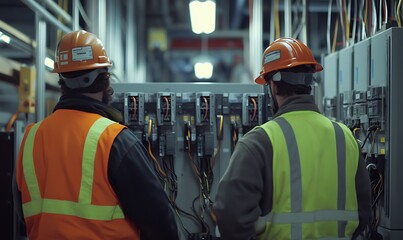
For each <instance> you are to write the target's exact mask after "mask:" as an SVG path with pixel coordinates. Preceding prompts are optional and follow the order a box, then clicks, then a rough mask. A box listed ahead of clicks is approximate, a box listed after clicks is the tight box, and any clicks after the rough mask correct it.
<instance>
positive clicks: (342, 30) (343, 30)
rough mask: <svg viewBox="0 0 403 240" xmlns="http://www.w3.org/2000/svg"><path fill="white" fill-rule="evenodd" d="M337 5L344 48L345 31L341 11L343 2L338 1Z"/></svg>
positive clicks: (341, 0)
mask: <svg viewBox="0 0 403 240" xmlns="http://www.w3.org/2000/svg"><path fill="white" fill-rule="evenodd" d="M338 3H339V14H340V27H341V32H342V37H343V47H345V46H346V30H345V28H344V21H345V18H344V11H343V0H340V2H338Z"/></svg>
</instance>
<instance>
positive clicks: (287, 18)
mask: <svg viewBox="0 0 403 240" xmlns="http://www.w3.org/2000/svg"><path fill="white" fill-rule="evenodd" d="M284 36H285V37H292V27H291V0H285V1H284Z"/></svg>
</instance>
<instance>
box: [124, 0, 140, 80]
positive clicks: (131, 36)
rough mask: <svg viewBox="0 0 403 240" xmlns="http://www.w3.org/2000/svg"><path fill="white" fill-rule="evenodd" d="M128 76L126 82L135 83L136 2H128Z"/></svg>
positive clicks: (130, 0)
mask: <svg viewBox="0 0 403 240" xmlns="http://www.w3.org/2000/svg"><path fill="white" fill-rule="evenodd" d="M126 3H127V8H126V16H127V20H126V54H125V57H126V61H125V63H126V71H125V72H126V76H125V80H124V82H134V81H135V79H134V76H135V73H136V70H137V61H136V59H137V51H136V48H135V46H136V44H137V41H136V37H135V28H136V24H135V19H134V16H135V15H134V8H135V4H136V3H135V2H134V1H132V0H126Z"/></svg>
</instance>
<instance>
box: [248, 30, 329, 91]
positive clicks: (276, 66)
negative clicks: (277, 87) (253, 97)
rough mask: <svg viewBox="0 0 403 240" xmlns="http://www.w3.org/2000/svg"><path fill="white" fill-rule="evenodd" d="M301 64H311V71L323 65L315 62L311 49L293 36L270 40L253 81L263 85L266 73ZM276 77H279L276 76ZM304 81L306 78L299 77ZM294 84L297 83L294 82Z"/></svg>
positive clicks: (319, 69)
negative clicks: (260, 68)
mask: <svg viewBox="0 0 403 240" xmlns="http://www.w3.org/2000/svg"><path fill="white" fill-rule="evenodd" d="M301 65H311V66H312V67H313V72H320V71H322V70H323V67H322V66H321V65H320V64H319V63H318V62H316V60H315V58H314V57H313V55H312V52H311V50H310V49H309V48H308V47H307V46H306V45H305V44H303V43H302V42H300V41H298V40H297V39H293V38H279V39H277V40H275V41H274V42H272V43H271V44H270V45H269V46H268V47H267V48H266V50H265V51H264V53H263V59H262V70H261V71H260V75H259V76H258V77H257V78H256V79H255V82H256V83H257V84H262V85H264V84H266V80H265V79H264V77H265V76H266V75H267V74H269V73H275V72H278V71H280V70H282V69H287V68H293V67H297V66H301ZM277 79H279V77H278V76H277ZM280 79H281V75H280ZM290 81H292V80H289V81H286V82H288V83H290ZM298 81H299V80H298ZM305 81H306V79H304V78H301V82H305ZM290 84H292V83H290ZM294 84H299V83H298V82H296V83H294Z"/></svg>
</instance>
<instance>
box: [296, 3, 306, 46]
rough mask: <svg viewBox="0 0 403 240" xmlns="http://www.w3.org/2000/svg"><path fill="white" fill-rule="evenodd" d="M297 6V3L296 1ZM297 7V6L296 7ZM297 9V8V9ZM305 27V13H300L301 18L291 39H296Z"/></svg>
mask: <svg viewBox="0 0 403 240" xmlns="http://www.w3.org/2000/svg"><path fill="white" fill-rule="evenodd" d="M298 4H299V1H298ZM298 6H299V5H298ZM297 9H298V8H297ZM305 25H306V11H304V10H303V11H302V17H301V21H300V23H299V25H298V27H297V29H296V30H295V32H294V34H293V38H298V36H299V34H300V33H301V31H302V28H303V27H304V26H305Z"/></svg>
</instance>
